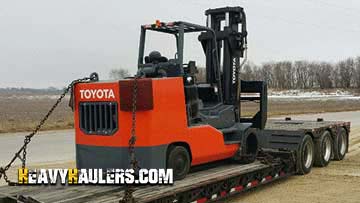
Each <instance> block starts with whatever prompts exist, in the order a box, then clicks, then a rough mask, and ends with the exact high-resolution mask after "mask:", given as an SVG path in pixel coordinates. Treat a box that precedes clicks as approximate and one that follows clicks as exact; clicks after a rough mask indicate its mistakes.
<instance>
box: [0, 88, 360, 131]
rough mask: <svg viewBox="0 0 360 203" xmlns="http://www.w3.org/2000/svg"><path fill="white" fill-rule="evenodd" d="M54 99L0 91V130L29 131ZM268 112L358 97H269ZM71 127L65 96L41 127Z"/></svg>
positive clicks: (351, 103) (338, 107)
mask: <svg viewBox="0 0 360 203" xmlns="http://www.w3.org/2000/svg"><path fill="white" fill-rule="evenodd" d="M55 101H56V96H55V98H54V96H53V97H44V96H42V97H33V98H29V97H28V96H26V97H19V96H15V97H14V96H9V95H0V133H4V132H19V131H31V130H32V129H33V128H34V127H35V126H36V125H37V124H38V122H39V120H40V119H41V118H42V117H43V116H44V115H45V114H46V112H47V111H48V110H49V109H50V107H51V106H52V105H53V104H54V102H55ZM242 106H243V108H242V109H243V115H251V113H252V112H255V110H256V106H257V105H256V104H253V103H245V104H243V105H242ZM268 108H269V112H268V115H269V116H275V115H287V114H303V113H319V112H336V111H353V110H360V102H359V101H358V100H328V101H311V100H291V101H289V100H288V101H286V100H270V101H269V107H268ZM72 127H73V113H72V112H71V109H70V108H69V107H68V99H65V101H63V102H62V103H61V104H60V105H59V107H58V108H57V109H56V110H55V111H54V114H53V115H52V116H51V117H50V118H49V120H48V122H46V124H45V126H44V127H43V128H42V129H43V130H55V129H68V128H72Z"/></svg>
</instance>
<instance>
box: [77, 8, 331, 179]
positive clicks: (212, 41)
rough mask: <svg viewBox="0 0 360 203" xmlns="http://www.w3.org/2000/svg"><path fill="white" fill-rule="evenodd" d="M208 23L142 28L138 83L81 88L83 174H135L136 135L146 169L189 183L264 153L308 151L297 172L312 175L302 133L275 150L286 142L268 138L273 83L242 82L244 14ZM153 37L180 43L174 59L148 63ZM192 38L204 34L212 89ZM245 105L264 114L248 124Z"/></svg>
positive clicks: (220, 12) (213, 17)
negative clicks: (217, 166)
mask: <svg viewBox="0 0 360 203" xmlns="http://www.w3.org/2000/svg"><path fill="white" fill-rule="evenodd" d="M205 15H206V16H207V26H202V25H196V24H193V23H187V22H182V21H176V22H169V23H164V22H160V21H157V22H156V23H155V24H151V25H143V26H141V35H140V45H139V56H138V71H137V74H136V78H127V79H122V80H118V81H93V82H89V83H78V84H76V85H75V86H74V89H73V104H74V105H73V106H74V114H75V130H76V162H77V167H78V168H130V156H129V139H130V138H131V136H132V131H133V130H134V129H133V127H135V129H136V136H137V140H136V143H135V145H134V151H135V154H136V158H137V161H138V165H139V167H141V168H171V169H173V173H174V178H175V179H182V178H184V177H185V176H186V174H187V173H188V172H189V169H190V168H191V167H192V166H196V165H200V164H205V163H209V162H214V161H218V160H223V159H229V158H232V159H233V160H235V161H237V162H240V163H251V162H254V161H255V159H256V157H257V154H258V151H259V149H260V148H263V147H267V148H275V149H281V150H300V152H299V153H298V160H299V161H298V165H297V171H298V172H299V173H302V174H305V173H308V172H309V171H310V169H311V167H312V164H313V162H314V158H315V156H314V153H313V152H314V150H313V149H314V143H313V141H312V140H311V138H309V136H308V135H305V134H299V135H298V134H297V133H298V132H296V133H295V132H294V133H292V134H294V136H293V137H292V136H283V137H281V140H280V141H279V140H277V141H274V142H273V141H272V140H271V139H275V138H276V139H279V136H278V137H275V136H273V134H274V133H273V132H270V133H267V132H269V131H266V130H264V128H265V125H266V121H267V87H266V83H265V82H264V81H242V80H241V79H240V70H241V67H242V65H243V64H244V62H245V60H246V48H247V29H246V16H245V12H244V10H243V8H241V7H224V8H217V9H209V10H206V12H205ZM150 31H151V32H161V33H166V34H169V35H172V36H174V37H175V39H176V44H175V45H174V46H176V54H175V56H174V58H167V57H165V56H162V55H161V53H160V52H158V51H152V52H151V53H149V55H146V56H145V53H144V50H145V41H146V33H147V32H150ZM187 33H199V35H198V40H199V42H200V43H201V46H202V49H203V52H204V55H205V58H206V81H205V82H199V81H198V79H197V75H196V73H197V72H198V70H197V66H196V62H195V61H186V62H185V61H184V59H183V58H184V36H185V35H186V34H187ZM240 59H242V60H241V61H240ZM135 80H136V84H137V85H136V87H137V88H136V90H135V88H134V84H135ZM134 91H136V93H135V99H136V103H135V104H134V97H133V96H134ZM241 93H250V94H248V95H252V96H242V95H241ZM243 101H255V102H256V103H258V105H259V108H258V109H259V111H258V112H257V113H256V114H255V115H254V116H253V117H243V116H242V115H241V102H243ZM134 105H135V106H136V111H135V112H133V110H134V108H133V107H134ZM133 113H135V114H136V120H134V119H133V118H134V117H133ZM271 133H272V134H271ZM280 134H281V133H280ZM285 134H286V133H285ZM295 134H296V135H295ZM277 135H279V133H278V134H277ZM309 139H310V140H309ZM275 144H276V145H275ZM321 158H322V157H321V156H320V158H319V159H321ZM327 161H328V160H327Z"/></svg>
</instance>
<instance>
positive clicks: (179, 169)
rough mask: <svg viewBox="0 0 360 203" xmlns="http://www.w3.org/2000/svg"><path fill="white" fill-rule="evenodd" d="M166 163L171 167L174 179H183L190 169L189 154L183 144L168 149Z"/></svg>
mask: <svg viewBox="0 0 360 203" xmlns="http://www.w3.org/2000/svg"><path fill="white" fill-rule="evenodd" d="M169 150H170V151H169V154H168V158H167V164H168V168H169V169H173V173H174V180H181V179H184V178H185V176H186V175H187V173H188V172H189V170H190V155H189V152H188V151H187V150H186V148H185V147H183V146H175V147H171V148H170V149H169Z"/></svg>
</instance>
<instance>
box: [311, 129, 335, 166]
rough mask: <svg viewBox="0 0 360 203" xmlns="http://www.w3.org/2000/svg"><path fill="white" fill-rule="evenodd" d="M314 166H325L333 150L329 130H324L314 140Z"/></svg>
mask: <svg viewBox="0 0 360 203" xmlns="http://www.w3.org/2000/svg"><path fill="white" fill-rule="evenodd" d="M314 144H315V162H314V165H315V166H319V167H325V166H327V165H328V164H329V163H330V160H331V157H332V151H333V141H332V137H331V134H330V132H329V131H327V130H326V131H325V132H324V133H323V134H322V135H321V136H320V137H319V139H316V140H315V143H314Z"/></svg>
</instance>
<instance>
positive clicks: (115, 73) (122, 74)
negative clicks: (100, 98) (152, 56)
mask: <svg viewBox="0 0 360 203" xmlns="http://www.w3.org/2000/svg"><path fill="white" fill-rule="evenodd" d="M109 76H110V79H114V80H119V79H124V78H126V77H129V76H130V73H129V71H128V70H127V69H123V68H119V69H112V70H110V74H109Z"/></svg>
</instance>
